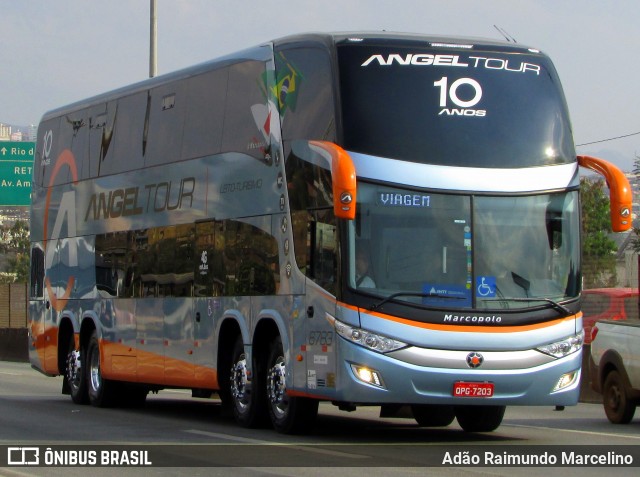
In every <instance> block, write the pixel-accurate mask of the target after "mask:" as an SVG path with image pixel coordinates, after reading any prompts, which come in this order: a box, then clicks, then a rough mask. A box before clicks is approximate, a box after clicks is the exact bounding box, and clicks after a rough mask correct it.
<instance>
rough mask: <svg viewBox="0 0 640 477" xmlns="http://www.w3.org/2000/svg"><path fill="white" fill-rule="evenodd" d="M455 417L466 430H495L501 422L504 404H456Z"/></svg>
mask: <svg viewBox="0 0 640 477" xmlns="http://www.w3.org/2000/svg"><path fill="white" fill-rule="evenodd" d="M454 410H455V414H456V419H457V420H458V424H460V427H462V429H464V430H465V431H466V432H491V431H495V430H496V429H497V428H498V427H500V424H501V423H502V418H503V417H504V411H505V410H506V407H505V406H456V407H455V408H454Z"/></svg>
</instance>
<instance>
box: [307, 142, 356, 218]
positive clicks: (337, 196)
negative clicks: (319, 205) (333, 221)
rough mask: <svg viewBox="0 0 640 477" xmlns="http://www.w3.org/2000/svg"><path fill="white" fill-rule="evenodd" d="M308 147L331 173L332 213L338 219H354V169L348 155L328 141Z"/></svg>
mask: <svg viewBox="0 0 640 477" xmlns="http://www.w3.org/2000/svg"><path fill="white" fill-rule="evenodd" d="M309 147H310V148H311V149H312V150H313V151H315V152H316V153H318V154H319V155H320V156H321V157H323V158H324V159H325V160H326V161H327V163H328V165H329V170H330V171H331V182H332V187H333V212H334V214H335V216H336V217H337V218H339V219H347V220H354V219H355V218H356V168H355V165H354V164H353V160H352V159H351V156H349V153H348V152H347V151H345V150H344V149H342V148H341V147H340V146H338V145H336V144H334V143H332V142H328V141H309Z"/></svg>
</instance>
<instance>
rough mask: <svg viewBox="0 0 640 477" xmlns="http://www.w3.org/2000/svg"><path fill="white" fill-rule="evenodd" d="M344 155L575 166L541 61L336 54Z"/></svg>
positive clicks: (405, 52) (463, 51) (472, 55)
mask: <svg viewBox="0 0 640 477" xmlns="http://www.w3.org/2000/svg"><path fill="white" fill-rule="evenodd" d="M338 61H339V68H340V88H341V101H342V115H343V133H344V135H343V138H344V147H345V148H346V149H348V150H351V151H355V152H361V153H365V154H371V155H376V156H381V157H389V158H394V159H400V160H405V161H412V162H420V163H427V164H438V165H451V166H463V167H496V168H512V167H531V166H542V165H552V164H563V163H568V162H573V161H575V151H574V147H573V142H572V134H571V126H570V123H569V117H568V113H567V107H566V102H565V99H564V96H563V93H562V90H561V87H560V83H559V81H558V78H557V76H556V73H555V70H554V68H553V66H552V65H551V62H550V61H549V59H548V58H547V57H546V56H544V55H542V54H539V53H533V52H532V53H527V54H524V53H522V52H518V53H513V52H504V51H489V50H484V51H481V50H479V49H475V48H474V49H471V48H432V47H430V46H429V45H420V46H416V44H415V43H413V44H411V45H407V44H403V43H397V44H394V45H389V44H385V45H384V46H376V45H372V44H364V43H358V44H346V45H339V46H338Z"/></svg>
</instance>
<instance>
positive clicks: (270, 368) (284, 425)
mask: <svg viewBox="0 0 640 477" xmlns="http://www.w3.org/2000/svg"><path fill="white" fill-rule="evenodd" d="M267 363H268V365H267V383H266V385H267V389H266V393H267V404H268V410H269V417H270V418H271V423H272V424H273V427H274V429H275V430H276V431H278V432H281V433H283V434H299V433H304V432H308V431H309V430H310V429H311V427H312V426H313V423H314V422H315V419H316V416H317V415H318V401H317V400H316V399H309V398H304V397H294V396H288V395H287V388H286V381H285V379H286V366H285V359H284V352H283V349H282V340H281V338H280V337H277V338H275V339H274V340H273V342H272V343H271V345H270V347H269V360H268V361H267Z"/></svg>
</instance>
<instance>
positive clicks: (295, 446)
mask: <svg viewBox="0 0 640 477" xmlns="http://www.w3.org/2000/svg"><path fill="white" fill-rule="evenodd" d="M184 432H188V433H189V434H198V435H201V436H206V437H215V438H216V439H226V440H229V441H234V442H241V443H243V444H254V445H263V446H286V447H287V448H289V449H295V450H300V451H305V452H312V453H314V454H322V455H329V456H333V457H348V458H350V459H367V458H368V457H367V456H364V455H355V454H349V453H346V452H340V451H333V450H328V449H319V448H315V446H313V445H312V446H311V447H309V445H308V444H304V445H300V444H296V443H286V442H273V441H265V440H261V439H251V438H248V437H239V436H232V435H229V434H222V433H217V432H209V431H200V430H198V429H187V430H185V431H184ZM221 444H224V443H221ZM214 445H215V444H214ZM317 445H320V446H324V445H327V444H317ZM329 445H331V444H329Z"/></svg>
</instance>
